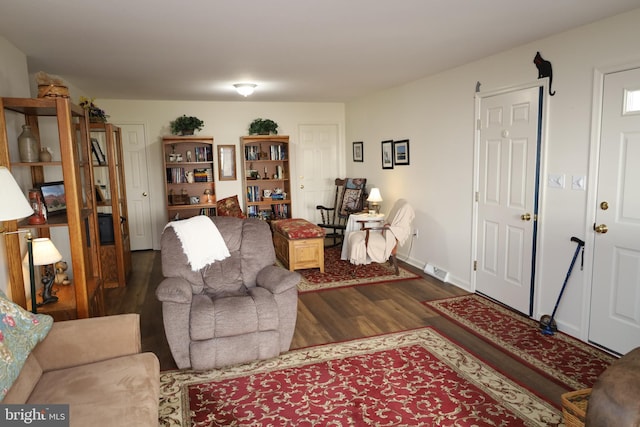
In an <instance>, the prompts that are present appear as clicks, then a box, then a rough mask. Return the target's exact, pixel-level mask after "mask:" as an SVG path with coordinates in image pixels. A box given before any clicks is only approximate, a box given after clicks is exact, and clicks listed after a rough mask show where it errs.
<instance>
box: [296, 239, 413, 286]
mask: <svg viewBox="0 0 640 427" xmlns="http://www.w3.org/2000/svg"><path fill="white" fill-rule="evenodd" d="M341 250H342V248H341V247H340V246H336V247H333V248H326V249H325V250H324V273H320V269H318V268H310V269H306V270H297V271H298V273H300V274H302V282H300V284H299V285H298V291H299V292H300V293H304V292H312V291H320V290H325V289H333V288H340V287H343V286H357V285H371V284H374V283H382V282H394V281H398V280H407V279H415V278H416V277H419V276H418V275H416V274H413V273H411V272H410V271H407V270H405V269H404V268H402V267H400V275H399V276H396V274H395V272H394V270H393V267H392V266H390V265H389V264H388V263H385V264H377V263H371V264H367V265H359V266H357V268H356V266H355V265H353V264H351V263H350V262H349V261H346V260H341V259H340V252H341Z"/></svg>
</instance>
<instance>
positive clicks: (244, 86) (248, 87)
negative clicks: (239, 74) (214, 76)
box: [233, 83, 258, 97]
mask: <svg viewBox="0 0 640 427" xmlns="http://www.w3.org/2000/svg"><path fill="white" fill-rule="evenodd" d="M256 86H258V85H256V84H253V83H236V84H234V85H233V87H235V88H236V91H238V93H239V94H240V95H242V96H244V97H247V96H249V95H251V94H252V93H253V91H254V90H255V89H256Z"/></svg>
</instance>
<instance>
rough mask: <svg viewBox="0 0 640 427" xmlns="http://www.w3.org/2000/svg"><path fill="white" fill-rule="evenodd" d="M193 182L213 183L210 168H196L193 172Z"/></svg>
mask: <svg viewBox="0 0 640 427" xmlns="http://www.w3.org/2000/svg"><path fill="white" fill-rule="evenodd" d="M193 179H194V181H195V182H213V172H212V171H211V168H196V169H194V170H193Z"/></svg>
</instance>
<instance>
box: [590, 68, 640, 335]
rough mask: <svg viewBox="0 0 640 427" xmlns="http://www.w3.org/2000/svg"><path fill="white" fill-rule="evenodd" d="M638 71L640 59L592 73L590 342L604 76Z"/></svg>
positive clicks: (598, 69)
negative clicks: (594, 228) (594, 229)
mask: <svg viewBox="0 0 640 427" xmlns="http://www.w3.org/2000/svg"><path fill="white" fill-rule="evenodd" d="M634 68H640V60H638V61H634V62H630V63H626V64H618V65H609V66H602V67H596V68H594V70H593V90H592V93H593V99H592V101H591V138H590V139H591V141H590V149H589V165H588V170H587V208H586V210H585V231H584V236H585V239H584V240H585V245H584V271H585V272H589V274H585V275H584V279H583V280H584V283H583V286H582V289H583V295H582V301H583V307H582V318H581V319H580V323H581V324H580V331H581V332H580V336H579V337H578V338H580V339H581V340H583V341H585V342H588V340H589V323H590V322H589V319H590V315H591V288H592V286H593V264H594V259H593V255H594V251H593V246H594V244H595V232H594V231H593V224H594V222H595V219H596V213H597V206H596V205H597V202H598V191H597V190H598V173H599V171H600V164H599V163H600V143H601V141H600V136H601V135H600V134H601V131H602V101H603V99H602V98H603V96H604V77H605V75H607V74H611V73H617V72H620V71H627V70H631V69H634Z"/></svg>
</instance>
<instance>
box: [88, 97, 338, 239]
mask: <svg viewBox="0 0 640 427" xmlns="http://www.w3.org/2000/svg"><path fill="white" fill-rule="evenodd" d="M95 102H96V104H97V105H98V106H100V107H101V108H103V109H104V110H105V111H106V112H107V114H109V115H110V116H111V117H109V121H110V122H111V123H116V124H130V123H141V124H144V125H145V128H146V136H147V159H148V169H149V170H148V173H149V182H150V192H149V195H150V202H151V211H152V216H153V221H154V225H153V226H154V230H155V233H154V236H153V238H154V243H153V247H154V249H160V234H161V232H162V229H163V228H164V226H165V224H166V223H167V212H166V209H165V200H166V195H165V188H164V178H165V173H164V171H163V170H162V136H164V135H170V131H169V123H170V122H171V121H172V120H174V119H175V118H176V117H178V116H181V115H182V114H186V115H187V116H196V117H198V118H200V119H201V120H203V121H204V123H205V125H204V129H202V131H200V132H198V134H201V135H211V136H213V137H214V143H215V145H216V147H217V146H218V145H220V144H225V145H230V144H233V145H235V146H236V159H237V162H238V165H237V166H238V167H237V175H238V179H237V180H236V181H223V182H216V197H217V198H218V199H221V198H224V197H227V196H231V195H234V194H238V195H239V196H242V195H243V194H244V190H243V188H242V180H241V176H242V175H241V174H242V173H243V171H242V169H241V166H240V165H241V164H240V162H241V153H240V152H239V149H238V147H239V143H240V136H243V135H247V130H248V128H249V123H251V121H253V119H255V118H258V117H262V118H269V119H272V120H274V121H275V122H276V123H278V125H279V128H278V133H279V134H281V135H289V136H290V144H291V147H292V149H293V151H294V153H295V148H296V144H297V139H298V126H299V125H301V124H337V125H338V126H339V129H340V130H341V136H340V138H341V139H342V138H343V134H344V104H339V103H291V102H287V103H285V102H279V103H278V102H263V103H258V102H247V101H242V102H202V101H197V102H196V101H131V100H116V99H96V100H95ZM342 143H343V141H342ZM216 154H217V153H216ZM291 160H292V161H291V168H292V171H291V179H292V187H293V186H295V185H296V178H297V176H298V175H299V174H298V173H296V170H295V157H294V156H293V155H292V159H291ZM214 161H215V164H216V167H217V162H218V159H217V155H216V157H215V158H214ZM215 174H216V179H217V171H216V172H215Z"/></svg>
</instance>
